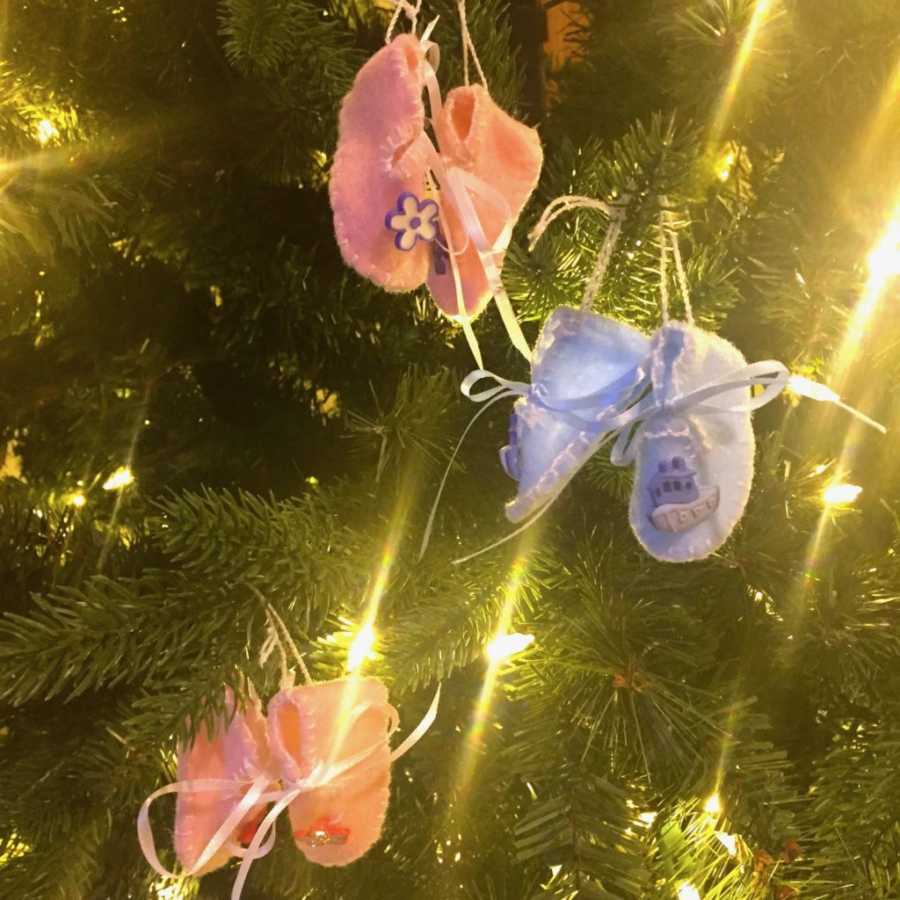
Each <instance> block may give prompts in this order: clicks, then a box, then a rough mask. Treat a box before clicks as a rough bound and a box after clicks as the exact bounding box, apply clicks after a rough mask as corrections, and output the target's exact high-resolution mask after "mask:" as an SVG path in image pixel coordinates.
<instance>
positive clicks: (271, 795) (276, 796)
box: [137, 686, 441, 900]
mask: <svg viewBox="0 0 900 900" xmlns="http://www.w3.org/2000/svg"><path fill="white" fill-rule="evenodd" d="M440 698H441V689H440V686H438V689H437V690H436V691H435V694H434V697H433V699H432V701H431V705H430V706H429V708H428V711H427V712H426V713H425V715H424V716H423V717H422V720H421V721H420V722H419V724H418V725H416V727H415V728H414V729H413V730H412V731H411V732H410V734H409V735H408V736H407V737H406V739H405V740H404V741H403V742H402V743H401V744H400V745H399V746H398V747H397V748H396V749H394V750H393V751H392V752H391V755H390V761H391V763H393V762H396V760H398V759H399V758H400V757H401V756H403V755H404V754H406V753H408V752H409V751H410V750H411V749H412V748H413V747H414V746H415V745H416V744H417V743H418V742H419V741H420V740H422V738H423V737H424V736H425V734H426V733H427V732H428V730H429V729H430V728H431V726H432V725H433V724H434V722H435V719H436V718H437V711H438V706H439V704H440ZM373 709H384V710H385V711H386V712H387V715H388V732H387V735H386V737H385V738H384V739H382V740H379V741H377V742H375V743H373V744H372V745H371V746H369V747H366V748H365V749H364V750H361V751H360V752H359V753H355V754H353V755H352V756H350V757H347V758H346V759H343V760H340V761H339V762H336V763H328V762H324V761H322V762H319V763H318V764H317V765H316V766H315V767H314V768H313V770H312V772H310V774H309V775H308V776H307V777H306V778H303V779H300V780H299V781H295V782H286V783H284V785H283V787H282V789H280V790H269V788H270V786H272V785H273V784H277V779H275V778H273V777H272V775H271V774H270V773H262V774H260V775H259V776H258V777H256V778H255V779H252V780H249V779H248V780H243V781H240V780H230V779H221V778H201V779H195V780H192V781H178V782H175V783H174V784H169V785H166V786H165V787H163V788H160V789H159V790H158V791H154V792H153V793H152V794H151V795H150V796H149V797H147V799H146V800H145V801H144V803H143V805H142V806H141V809H140V812H139V813H138V819H137V832H138V842H139V843H140V846H141V850H142V851H143V854H144V858H145V859H146V860H147V862H148V863H149V864H150V866H151V867H152V868H153V870H154V871H155V872H157V873H158V874H159V875H162V876H163V877H164V878H177V877H179V876H178V875H177V874H176V873H175V872H170V871H169V870H168V869H166V868H165V867H164V866H163V865H162V863H161V862H160V860H159V856H158V855H157V852H156V843H155V841H154V839H153V828H152V826H151V824H150V807H151V806H152V804H153V803H154V801H156V800H158V799H159V798H160V797H164V796H166V795H167V794H181V793H184V794H194V793H208V792H212V791H219V792H221V791H231V792H238V791H241V790H246V793H245V794H244V796H243V797H242V798H241V801H240V803H238V804H237V805H236V806H235V808H234V809H233V810H232V812H231V813H230V815H229V816H228V817H227V818H226V819H225V821H224V822H223V823H222V825H221V826H220V827H219V829H218V830H217V831H216V833H215V834H214V835H213V837H212V838H211V839H210V841H209V843H208V844H207V845H206V847H204V849H203V852H202V853H201V854H200V856H199V857H198V858H197V861H196V862H195V863H194V865H193V866H191V867H190V868H189V869H187V870H185V871H184V872H182V873H181V874H182V875H194V874H196V873H197V872H198V871H200V870H201V869H203V868H204V867H205V866H206V865H207V864H208V863H209V861H210V860H211V859H212V858H213V857H214V856H215V854H216V853H217V852H218V851H219V850H220V849H222V848H223V847H225V848H227V849H228V851H229V852H230V853H231V854H233V855H234V856H238V857H241V858H242V862H241V866H240V869H239V870H238V874H237V877H236V878H235V881H234V885H233V887H232V891H231V900H240V896H241V893H242V892H243V889H244V884H245V883H246V880H247V876H248V875H249V873H250V867H251V866H252V864H253V862H254V861H255V860H257V859H260V858H262V857H263V856H265V855H266V854H267V853H269V852H270V851H271V849H272V847H273V846H274V844H275V838H276V830H275V823H276V821H277V820H278V817H279V816H280V815H281V813H282V812H284V810H285V809H287V808H288V806H290V804H291V803H293V801H294V800H296V799H297V797H299V796H301V795H302V794H305V793H309V792H310V791H314V790H318V789H319V788H323V787H328V786H334V785H335V784H337V783H339V780H340V779H341V778H343V777H344V776H346V775H348V774H350V773H351V772H352V770H354V769H357V768H358V767H360V766H362V765H363V764H364V763H366V762H367V761H368V760H369V759H370V758H371V757H372V756H373V754H375V753H376V752H377V751H378V750H380V749H381V748H382V747H383V746H384V742H385V741H389V740H390V738H391V736H392V735H393V734H394V733H395V732H396V731H397V729H398V728H399V724H400V721H399V715H398V713H397V710H396V709H394V707H393V706H391V705H390V704H381V703H361V704H358V705H357V706H356V708H355V709H354V710H353V711H352V712H351V714H350V717H349V726H348V728H349V727H352V726H353V725H354V724H355V723H356V722H358V721H359V719H360V718H361V717H362V716H363V715H365V714H366V713H368V712H370V711H371V710H373ZM269 803H274V804H275V805H274V806H273V807H272V809H271V810H270V811H269V812H268V814H267V815H266V816H265V818H264V819H263V820H262V822H261V823H260V825H259V827H258V828H257V829H256V833H255V834H254V836H253V840H252V841H251V842H250V845H249V846H248V847H247V848H246V849H244V848H243V847H241V846H239V845H237V844H234V843H233V842H232V841H231V839H230V835H231V834H232V833H233V832H234V830H235V829H236V828H237V827H238V826H239V825H240V824H241V822H242V821H243V820H244V819H245V818H246V816H247V815H248V814H249V813H250V811H251V810H252V809H253V808H254V807H255V806H258V805H260V804H269Z"/></svg>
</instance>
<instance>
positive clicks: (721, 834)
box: [716, 831, 737, 856]
mask: <svg viewBox="0 0 900 900" xmlns="http://www.w3.org/2000/svg"><path fill="white" fill-rule="evenodd" d="M716 837H717V838H718V840H719V843H720V844H721V845H722V846H723V847H724V848H725V849H726V850H727V851H728V855H729V856H737V838H736V837H735V836H734V835H733V834H728V833H727V832H725V831H717V832H716Z"/></svg>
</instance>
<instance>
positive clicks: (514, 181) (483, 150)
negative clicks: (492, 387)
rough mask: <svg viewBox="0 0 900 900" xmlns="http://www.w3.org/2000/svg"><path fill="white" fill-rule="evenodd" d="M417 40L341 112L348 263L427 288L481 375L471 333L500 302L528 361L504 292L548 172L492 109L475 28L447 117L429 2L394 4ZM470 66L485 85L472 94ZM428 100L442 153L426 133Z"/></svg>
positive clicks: (374, 64) (375, 68) (367, 71)
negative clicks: (426, 8) (511, 258)
mask: <svg viewBox="0 0 900 900" xmlns="http://www.w3.org/2000/svg"><path fill="white" fill-rule="evenodd" d="M394 2H395V4H396V11H395V15H394V18H393V20H392V22H391V27H390V28H389V29H388V39H390V35H391V33H392V32H393V28H394V26H395V24H396V22H397V20H398V18H399V16H400V14H401V13H405V14H406V15H407V17H408V18H409V19H410V21H411V22H412V25H413V31H412V33H411V34H406V35H402V36H400V37H397V38H394V39H393V40H392V41H390V42H389V43H388V44H387V46H385V47H384V48H383V49H382V50H379V51H378V53H376V54H375V56H373V57H372V58H371V59H370V60H369V61H368V62H367V63H366V65H365V66H363V68H362V69H361V70H360V72H359V74H358V75H357V77H356V80H355V81H354V84H353V87H352V88H351V90H350V92H349V93H348V94H347V96H346V98H345V99H344V103H343V106H342V108H341V114H340V121H339V133H338V147H337V152H336V154H335V159H334V165H333V167H332V171H331V184H330V196H331V205H332V209H333V212H334V226H335V234H336V236H337V240H338V244H339V246H340V249H341V253H342V255H343V257H344V260H345V261H346V262H347V263H348V265H350V266H352V267H353V268H355V269H356V270H357V271H358V272H359V273H360V274H361V275H364V276H365V277H367V278H370V279H371V280H372V281H375V282H376V283H377V284H380V285H382V286H383V287H384V288H385V289H386V290H388V291H409V290H414V289H415V288H417V287H419V286H420V285H422V284H424V283H425V282H426V280H427V283H428V287H429V289H430V291H431V294H432V296H433V297H434V300H435V303H436V304H437V306H438V308H439V309H440V310H441V311H442V312H443V313H445V314H446V315H447V316H450V317H451V318H453V319H455V320H457V321H458V322H459V323H460V324H461V325H462V327H463V330H464V333H465V335H466V339H467V341H468V342H469V346H470V348H471V349H472V352H473V354H474V356H475V359H476V361H478V363H479V365H481V353H480V350H479V348H478V342H477V340H476V339H475V336H474V333H473V331H472V328H471V320H472V319H474V318H475V317H476V316H477V315H478V314H479V313H481V312H482V310H483V309H484V308H485V306H486V305H487V304H488V302H489V301H490V300H491V298H494V299H495V300H496V302H497V307H498V309H499V311H500V314H501V317H502V319H503V322H504V325H505V326H506V330H507V332H508V334H509V336H510V340H511V341H512V343H513V344H514V346H515V347H516V348H517V349H518V350H519V351H520V352H521V353H522V354H523V355H524V356H526V357H530V353H531V351H530V348H529V346H528V342H527V341H526V340H525V337H524V335H523V334H522V331H521V328H520V327H519V324H518V322H517V320H516V317H515V313H514V312H513V309H512V305H511V303H510V301H509V297H508V296H507V294H506V290H505V288H504V287H503V282H502V280H501V269H502V265H503V259H504V254H505V252H506V249H507V247H508V246H509V240H510V237H511V234H512V229H513V226H514V225H515V222H516V220H517V219H518V217H519V215H520V213H521V211H522V209H523V207H524V205H525V203H526V202H527V200H528V198H529V196H530V195H531V193H532V191H533V190H534V188H535V186H536V184H537V180H538V177H539V175H540V171H541V165H542V163H543V152H542V150H541V144H540V140H539V138H538V135H537V132H536V131H535V130H534V129H533V128H529V127H527V126H526V125H523V124H522V123H521V122H517V121H516V120H515V119H513V118H512V117H511V116H509V115H508V114H507V113H505V112H504V111H503V110H501V109H500V108H499V107H498V106H497V104H496V103H495V102H494V101H493V99H492V98H491V96H490V94H489V93H488V90H487V86H486V81H485V78H484V73H483V72H482V70H481V65H480V63H479V62H478V57H477V56H476V54H475V49H474V45H473V43H472V38H471V35H470V34H469V30H468V26H467V24H466V15H465V3H464V2H463V0H460V3H459V12H460V21H461V24H462V36H463V47H464V71H465V81H466V84H465V85H464V86H461V87H458V88H455V89H454V90H453V91H451V92H450V94H449V95H448V97H447V103H446V105H444V103H443V100H442V98H441V91H440V87H439V85H438V82H437V76H436V73H435V68H436V66H437V56H438V54H437V46H436V45H435V44H434V43H433V42H432V41H431V40H430V39H429V37H430V34H431V30H432V28H433V27H434V25H435V23H436V20H435V22H432V23H431V25H429V26H428V28H426V29H425V31H424V32H423V34H422V36H421V37H419V36H417V35H416V33H415V29H416V20H417V17H418V12H419V8H420V6H421V0H418V2H417V3H416V4H415V5H413V4H412V3H410V2H408V0H394ZM470 56H471V57H472V58H473V60H474V62H475V65H476V67H477V69H478V73H479V75H480V77H481V82H482V84H480V85H470V84H469V82H468V67H469V57H470ZM423 90H427V92H428V97H429V103H430V107H431V117H432V125H433V130H434V142H433V141H432V138H431V137H429V135H428V134H427V133H426V130H425V124H426V119H425V114H424V105H423V102H422V92H423Z"/></svg>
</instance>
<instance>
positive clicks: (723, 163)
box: [716, 149, 737, 181]
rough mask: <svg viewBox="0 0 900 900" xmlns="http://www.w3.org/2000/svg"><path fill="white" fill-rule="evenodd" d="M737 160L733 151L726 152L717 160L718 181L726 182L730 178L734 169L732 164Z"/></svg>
mask: <svg viewBox="0 0 900 900" xmlns="http://www.w3.org/2000/svg"><path fill="white" fill-rule="evenodd" d="M736 160H737V154H736V153H735V152H734V150H733V149H729V150H727V151H726V152H725V153H724V154H723V155H722V157H721V158H720V159H719V163H718V168H717V171H716V175H718V177H719V181H728V179H729V178H730V177H731V170H732V169H733V168H734V163H735V161H736Z"/></svg>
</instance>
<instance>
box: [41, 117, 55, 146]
mask: <svg viewBox="0 0 900 900" xmlns="http://www.w3.org/2000/svg"><path fill="white" fill-rule="evenodd" d="M36 130H37V139H38V143H39V144H40V145H41V146H42V147H46V146H47V144H49V143H50V141H52V140H53V139H54V138H58V137H59V130H58V129H57V127H56V126H55V125H54V124H53V123H52V122H51V121H50V120H49V119H41V121H40V122H38V123H37V129H36Z"/></svg>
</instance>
